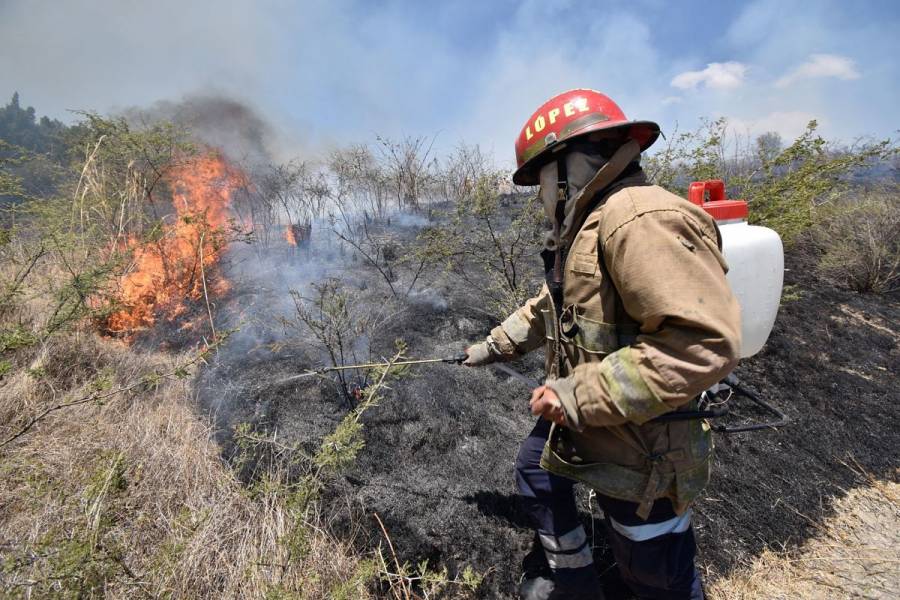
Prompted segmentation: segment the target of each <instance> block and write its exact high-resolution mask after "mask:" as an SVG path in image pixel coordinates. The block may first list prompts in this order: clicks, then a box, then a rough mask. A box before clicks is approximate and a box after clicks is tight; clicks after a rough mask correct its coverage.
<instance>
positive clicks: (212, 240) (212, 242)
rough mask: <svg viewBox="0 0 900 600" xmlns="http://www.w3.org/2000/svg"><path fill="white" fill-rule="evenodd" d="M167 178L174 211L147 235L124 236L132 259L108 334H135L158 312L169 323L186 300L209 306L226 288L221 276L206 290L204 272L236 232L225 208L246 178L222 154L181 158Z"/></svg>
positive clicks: (225, 282)
mask: <svg viewBox="0 0 900 600" xmlns="http://www.w3.org/2000/svg"><path fill="white" fill-rule="evenodd" d="M166 180H167V182H168V183H169V185H170V187H171V190H172V206H173V208H174V211H175V214H174V215H173V217H172V222H166V221H165V220H162V221H161V222H160V223H159V224H158V226H157V228H156V229H155V230H153V231H152V232H151V235H150V236H147V238H146V239H141V238H139V237H136V236H131V237H129V238H128V240H127V243H126V245H127V247H128V249H129V250H130V251H131V252H132V254H133V262H132V266H131V268H130V269H129V271H128V273H127V274H126V275H124V276H123V277H122V278H121V280H120V281H119V286H118V290H117V300H118V303H119V304H120V305H121V308H120V309H119V310H117V311H115V312H113V313H112V314H111V315H109V316H108V317H107V319H106V323H105V328H106V330H107V331H109V332H110V333H115V334H125V335H129V334H133V333H134V332H136V331H139V330H141V329H143V328H146V327H148V326H150V325H153V323H154V322H155V321H156V319H157V318H158V316H160V315H161V316H162V317H163V318H165V319H167V320H169V321H171V320H173V319H175V318H176V317H178V316H179V315H181V314H183V313H184V312H185V311H186V310H187V303H188V302H189V301H197V300H200V299H201V298H203V299H205V300H206V305H207V309H209V297H210V295H214V296H215V295H221V294H222V293H223V292H225V291H226V290H227V289H228V281H227V280H226V279H224V278H223V277H219V278H218V279H217V280H216V281H215V283H214V284H213V285H212V287H211V288H210V285H209V281H208V279H209V277H208V273H207V271H208V270H209V269H210V267H213V266H214V265H215V264H216V262H217V261H218V260H219V257H220V256H221V253H222V251H223V249H224V248H225V246H226V245H227V242H228V239H229V233H230V232H234V231H236V229H235V226H234V223H233V219H232V218H231V215H230V212H229V208H230V205H231V198H232V195H233V193H234V191H235V190H236V189H238V188H240V187H244V186H246V185H247V182H246V178H245V176H244V175H243V174H242V173H241V172H240V171H238V170H237V169H236V168H235V167H234V166H232V165H229V164H228V163H227V162H226V160H225V159H224V158H223V157H222V156H221V155H219V154H216V153H207V154H203V155H200V156H196V157H192V158H189V159H187V160H183V161H181V162H179V163H178V164H177V166H175V167H174V168H172V169H171V170H170V171H169V173H168V174H167V176H166ZM210 319H212V315H211V314H210ZM213 334H215V331H214V330H213Z"/></svg>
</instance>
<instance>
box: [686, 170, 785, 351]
mask: <svg viewBox="0 0 900 600" xmlns="http://www.w3.org/2000/svg"><path fill="white" fill-rule="evenodd" d="M688 199H689V200H690V201H691V202H693V203H694V204H698V205H699V206H702V207H703V208H704V209H705V210H706V211H707V212H708V213H710V214H711V215H712V216H713V218H714V219H716V223H717V224H718V226H719V230H720V231H721V232H722V253H723V254H724V255H725V260H726V261H727V262H728V267H729V269H728V282H729V283H730V284H731V289H732V291H733V292H734V295H735V296H736V297H737V300H738V303H739V304H740V306H741V358H747V357H748V356H753V355H754V354H756V353H757V352H759V351H760V349H762V347H763V344H765V343H766V340H767V339H768V338H769V334H770V333H771V332H772V327H773V325H774V324H775V317H776V316H777V315H778V305H779V303H780V302H781V287H782V284H783V283H784V248H783V246H782V244H781V238H780V237H779V236H778V234H777V233H775V232H774V231H773V230H771V229H769V228H768V227H760V226H758V225H750V224H748V223H747V216H748V209H747V203H746V202H744V201H743V200H728V199H726V198H725V184H724V183H723V182H722V181H721V180H713V181H698V182H694V183H692V184H691V186H690V189H689V191H688Z"/></svg>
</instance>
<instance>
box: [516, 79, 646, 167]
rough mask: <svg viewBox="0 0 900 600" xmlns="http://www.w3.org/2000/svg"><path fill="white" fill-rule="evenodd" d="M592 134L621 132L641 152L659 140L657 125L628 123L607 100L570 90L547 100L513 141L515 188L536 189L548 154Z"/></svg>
mask: <svg viewBox="0 0 900 600" xmlns="http://www.w3.org/2000/svg"><path fill="white" fill-rule="evenodd" d="M593 131H620V132H621V134H622V137H623V139H624V138H633V139H634V140H635V141H637V143H638V144H640V145H641V152H643V151H644V150H646V149H647V148H649V147H650V146H651V145H652V144H653V142H655V141H656V138H657V137H659V125H657V124H656V123H654V122H652V121H629V120H628V119H626V118H625V113H623V112H622V109H621V108H619V107H618V105H617V104H616V103H615V102H613V101H612V100H610V99H609V97H607V96H605V95H604V94H601V93H600V92H597V91H594V90H586V89H577V90H569V91H568V92H563V93H562V94H558V95H556V96H553V97H552V98H550V99H549V100H547V101H546V102H545V103H544V104H543V105H541V107H540V108H539V109H537V111H535V113H534V114H533V115H531V117H530V118H529V119H528V121H526V123H525V126H524V127H522V132H521V133H520V134H519V137H518V139H517V140H516V166H517V167H518V168H517V169H516V172H515V173H513V182H514V183H516V184H517V185H537V184H538V171H539V170H540V168H541V167H542V166H543V165H544V164H546V163H547V162H548V159H549V157H550V156H551V154H552V153H553V152H554V151H555V149H556V150H561V149H562V148H563V147H564V145H560V144H561V142H564V141H565V140H570V139H573V138H577V137H580V136H583V135H585V134H587V133H591V132H593Z"/></svg>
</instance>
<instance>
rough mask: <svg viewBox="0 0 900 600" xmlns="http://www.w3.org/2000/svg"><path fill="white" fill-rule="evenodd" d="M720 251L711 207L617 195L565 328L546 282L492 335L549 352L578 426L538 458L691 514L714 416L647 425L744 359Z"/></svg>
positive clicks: (705, 476)
mask: <svg viewBox="0 0 900 600" xmlns="http://www.w3.org/2000/svg"><path fill="white" fill-rule="evenodd" d="M720 247H721V240H720V237H719V231H718V229H717V227H716V225H715V222H714V221H713V219H712V218H711V217H710V216H709V215H708V214H707V213H706V212H705V211H703V210H702V209H701V208H699V207H697V206H695V205H694V204H691V203H690V202H688V201H686V200H684V199H682V198H679V197H678V196H675V195H673V194H671V193H669V192H667V191H666V190H664V189H662V188H660V187H657V186H633V187H626V188H624V189H620V190H619V191H616V192H614V193H613V194H611V195H610V196H609V197H608V198H606V199H605V200H604V201H603V202H602V203H601V204H600V206H599V207H598V208H596V209H595V210H594V211H593V212H592V213H590V215H588V216H587V218H586V220H585V223H584V225H583V226H582V227H581V229H580V230H579V232H578V234H577V236H576V237H575V239H574V241H573V243H572V245H571V247H570V249H569V253H568V257H567V259H566V263H565V280H564V287H563V307H562V308H563V310H562V317H561V318H560V319H559V322H557V319H556V312H555V310H554V307H553V306H552V299H551V297H550V294H549V292H548V289H547V286H546V285H545V286H544V288H543V289H542V290H541V293H540V294H538V296H536V297H534V298H532V299H531V300H529V301H528V302H526V303H525V305H524V306H522V307H521V308H520V309H519V310H517V311H516V312H515V313H513V314H512V315H510V316H509V317H508V318H507V319H506V320H505V321H504V322H503V323H502V324H501V325H500V326H499V327H497V328H495V329H494V330H493V331H491V335H490V337H489V341H490V346H491V349H492V351H493V352H494V353H495V354H498V355H499V356H500V357H501V360H503V359H507V360H508V359H513V358H515V357H517V356H519V355H521V354H524V353H526V352H530V351H531V350H534V349H536V348H538V347H540V346H541V345H545V346H546V348H547V374H548V380H547V385H548V386H549V387H550V388H551V389H553V391H555V392H556V393H557V395H558V396H559V398H560V400H561V401H562V405H563V407H564V409H565V413H566V418H567V421H568V425H569V426H568V427H566V428H559V427H554V430H553V433H552V434H551V437H550V440H549V441H548V444H547V446H546V447H545V449H544V455H543V457H542V460H541V466H543V467H544V468H545V469H547V470H549V471H551V472H555V473H558V474H560V475H565V476H567V477H570V478H573V479H576V480H580V481H582V482H584V483H586V484H587V485H589V486H590V487H592V488H594V489H596V490H598V491H600V492H601V493H604V494H606V495H609V496H612V497H615V498H619V499H622V500H628V501H632V502H638V503H640V504H641V506H640V509H639V511H638V514H639V515H641V516H642V517H644V518H646V516H647V514H648V512H649V509H650V505H651V504H652V502H653V500H655V499H656V498H660V497H669V498H671V500H672V501H673V504H674V505H675V508H676V510H677V511H678V512H682V511H684V510H685V509H686V508H687V506H688V504H689V503H690V502H691V501H692V500H693V499H694V498H695V497H696V496H697V495H698V494H699V493H700V491H701V490H702V489H703V487H705V485H706V483H707V482H708V480H709V470H710V462H711V459H712V440H711V435H710V431H709V426H708V424H706V423H705V422H704V421H699V420H693V421H680V422H670V423H648V421H650V420H651V419H652V418H654V417H656V416H658V415H661V414H663V413H666V412H671V411H673V410H677V409H689V408H691V406H693V405H694V404H695V403H694V402H693V401H694V399H695V398H696V397H697V396H698V395H699V394H700V393H701V392H702V391H703V390H705V389H706V388H708V387H710V386H711V385H713V384H715V383H716V382H718V381H719V380H720V379H722V378H723V377H724V376H725V375H727V374H728V373H729V372H730V371H731V370H732V369H733V368H734V366H735V364H736V363H737V359H738V356H739V354H740V353H739V346H740V312H739V308H738V304H737V301H736V299H735V298H734V296H733V295H732V293H731V289H730V287H729V285H728V282H727V280H726V278H725V272H726V271H727V266H726V263H725V260H724V258H723V257H722V254H721V252H720ZM558 357H561V359H562V360H557V359H558Z"/></svg>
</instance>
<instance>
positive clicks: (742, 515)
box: [199, 253, 900, 598]
mask: <svg viewBox="0 0 900 600" xmlns="http://www.w3.org/2000/svg"><path fill="white" fill-rule="evenodd" d="M536 260H537V259H536ZM787 267H788V268H787V271H786V274H785V275H786V281H785V285H786V288H785V295H784V300H783V303H782V307H781V310H780V313H779V317H778V320H777V322H776V326H775V329H774V331H773V333H772V336H771V338H770V339H769V342H768V343H767V345H766V347H765V348H764V350H763V351H762V352H761V353H760V354H758V355H757V356H755V357H753V358H751V359H749V360H746V361H743V362H742V363H741V365H740V366H739V367H738V369H737V375H738V377H739V378H740V379H741V380H742V381H743V382H744V383H745V384H746V385H747V386H749V387H751V388H752V389H754V390H756V391H757V392H759V393H760V394H761V395H762V396H763V397H764V398H766V399H767V400H769V401H771V402H773V403H775V404H777V405H778V406H780V407H781V408H782V409H783V410H784V411H785V412H786V413H787V414H788V415H789V416H790V418H791V420H792V423H791V425H790V426H788V427H785V428H783V429H782V430H779V431H764V432H759V433H744V434H735V435H732V436H722V435H719V436H717V439H716V443H717V454H716V464H715V474H714V479H713V483H712V485H711V486H710V487H709V489H708V490H707V492H706V494H705V496H704V497H703V498H702V499H701V500H700V501H699V502H698V503H697V506H696V520H695V524H696V529H697V533H698V536H699V545H700V548H701V551H700V559H699V562H700V565H701V568H702V569H703V571H704V573H705V576H706V580H707V583H708V584H709V585H710V588H711V591H712V593H711V597H723V598H731V597H732V596H730V595H729V594H726V593H724V591H723V590H728V589H737V588H736V587H735V586H736V584H735V583H734V582H736V581H738V580H739V578H740V577H742V576H743V577H746V574H747V573H750V572H752V573H761V572H764V568H765V567H764V566H763V567H760V565H761V564H762V565H765V561H766V560H771V557H772V556H786V555H788V554H792V553H797V552H799V553H801V554H799V555H800V556H805V555H806V554H803V553H804V552H805V553H809V552H813V553H818V554H815V555H816V556H819V555H820V554H821V553H822V552H823V551H822V550H821V548H822V547H823V546H821V545H820V546H815V544H823V543H826V542H822V541H816V540H821V537H822V536H821V532H822V530H823V527H828V525H827V524H829V523H834V522H835V520H836V519H837V520H840V519H842V518H844V517H846V516H847V515H846V514H845V513H846V512H847V511H848V510H854V509H852V508H850V509H848V506H849V507H852V506H855V504H854V502H855V500H854V498H858V497H859V495H860V494H862V495H863V496H864V495H865V494H866V492H865V490H866V489H867V488H871V487H872V486H873V485H879V486H888V487H885V489H891V490H894V491H893V492H892V493H894V494H895V495H894V499H896V487H890V486H894V484H896V483H897V482H898V481H900V477H898V467H900V450H898V449H900V427H898V423H900V392H898V384H900V380H898V379H900V344H898V341H900V305H898V303H897V301H896V299H885V298H878V297H872V296H865V295H859V294H856V293H852V292H847V291H843V290H840V289H836V288H834V287H832V286H830V285H828V284H825V283H823V282H821V281H820V280H819V279H818V278H817V277H816V275H815V273H814V272H813V271H812V269H810V267H809V262H808V260H806V259H803V258H802V257H801V256H800V254H799V253H794V254H791V255H789V257H788V265H787ZM354 277H357V278H359V277H361V275H360V273H359V272H358V271H357V272H356V274H355V275H354ZM361 288H365V290H363V289H361V290H360V293H361V294H365V295H366V297H367V299H368V301H369V302H372V303H373V305H374V304H375V303H377V302H379V299H378V297H377V295H376V294H375V293H374V292H373V290H374V289H375V288H374V287H369V286H361ZM437 292H438V293H439V294H440V295H442V296H443V298H444V300H445V302H444V303H442V304H440V305H439V304H438V303H435V302H424V301H423V302H418V303H416V302H409V303H407V305H406V306H405V308H404V310H403V312H402V314H400V316H399V317H398V318H397V319H396V320H395V321H394V322H393V323H392V324H391V325H390V327H389V328H388V330H387V331H385V332H384V335H383V337H384V339H385V340H393V339H394V338H395V337H401V336H402V337H403V338H404V339H405V340H406V341H407V342H409V344H410V348H409V354H410V355H411V356H415V357H430V356H449V355H453V354H455V353H457V352H459V351H460V350H461V349H462V348H464V347H465V345H466V343H467V342H471V341H473V340H476V339H478V338H480V337H481V336H483V335H485V334H486V333H487V332H488V330H489V329H490V328H491V327H492V326H493V325H494V324H495V323H492V322H491V320H490V319H488V318H487V317H485V316H484V314H483V313H481V312H479V311H478V310H476V309H474V308H473V307H472V306H471V297H470V294H468V293H467V292H466V291H465V290H460V289H458V288H452V287H451V286H449V285H444V286H443V287H439V288H438V289H437ZM258 347H259V345H257V348H258ZM381 351H382V352H387V351H388V350H387V348H385V349H382V350H381ZM541 362H542V360H541V357H540V356H532V357H528V358H527V359H526V361H524V362H522V363H521V364H514V365H513V366H514V367H515V368H518V369H521V370H522V371H524V372H526V373H528V374H529V375H531V376H533V377H540V375H541V372H540V365H541ZM309 364H310V362H309V358H308V356H304V355H301V354H298V353H296V352H293V351H291V350H290V349H289V348H286V349H283V350H281V351H279V352H274V353H272V352H268V351H259V352H255V353H238V354H231V355H229V357H227V358H226V359H224V360H223V361H222V362H221V363H220V364H219V366H218V368H217V369H215V370H213V371H210V372H209V373H208V374H207V375H206V376H205V377H204V379H203V380H201V381H200V382H199V392H200V400H201V405H202V406H203V407H205V409H207V410H209V409H210V408H215V409H217V419H218V424H219V427H220V428H221V431H222V432H223V440H225V441H226V445H227V437H228V435H227V434H228V431H229V430H230V428H231V427H233V426H234V425H236V424H237V423H241V422H250V423H252V424H253V425H254V426H255V427H257V428H258V429H265V430H267V431H270V432H272V431H276V430H277V432H278V436H279V439H280V440H281V441H282V443H285V444H292V443H299V444H300V445H301V446H303V447H305V448H306V449H308V450H314V449H315V448H316V447H317V444H318V442H319V440H320V439H321V438H322V436H323V435H325V434H326V433H327V432H329V431H330V430H331V429H332V428H333V427H334V426H335V425H336V424H337V423H338V422H339V420H340V419H341V417H342V416H343V415H344V414H345V412H346V410H347V408H346V405H345V401H344V400H343V399H342V398H341V397H340V395H339V394H337V393H336V392H335V389H334V386H333V385H331V384H329V383H328V382H327V381H321V380H320V379H314V380H301V381H294V382H288V383H284V384H277V383H274V382H277V381H278V380H279V379H281V378H283V377H285V376H287V375H289V374H291V373H293V372H296V371H298V370H302V369H304V368H307V367H308V366H309ZM528 392H529V390H528V389H527V388H526V387H525V386H523V385H522V384H520V383H518V382H516V381H513V380H509V379H508V378H507V377H506V376H504V375H501V374H499V373H498V372H496V371H495V370H493V369H491V368H482V369H467V368H461V367H458V366H454V365H443V364H439V365H435V366H429V367H425V368H421V369H419V370H417V371H415V372H414V373H413V374H412V375H411V376H410V377H408V378H406V379H404V380H402V381H400V382H399V383H397V384H395V385H394V386H393V389H392V392H391V393H390V394H389V395H388V397H387V398H386V399H385V400H384V401H383V402H382V403H381V405H380V406H378V407H376V408H373V409H371V410H370V411H369V412H367V413H366V415H365V417H364V423H365V437H366V448H365V449H364V451H363V452H362V453H361V455H360V457H359V459H358V461H357V463H356V465H355V467H354V468H353V469H352V470H351V471H350V472H348V473H346V475H345V476H344V477H342V478H341V479H340V480H339V481H337V482H335V484H334V485H333V486H331V487H330V488H329V490H328V494H329V497H330V498H331V499H332V500H334V502H333V503H332V505H333V506H334V507H336V508H335V509H336V510H337V513H338V514H337V516H336V521H335V522H336V526H337V527H338V529H340V528H341V527H346V528H348V529H349V528H351V527H356V526H359V525H362V527H363V528H364V529H365V530H367V531H368V532H369V538H368V543H369V544H370V545H371V546H373V547H374V546H375V545H377V544H379V543H382V542H383V536H382V533H381V531H380V529H379V527H378V525H377V523H376V522H375V520H374V517H373V516H372V515H373V513H377V514H378V515H379V516H380V517H381V519H382V520H383V521H384V524H385V526H386V528H387V530H388V532H389V534H390V536H391V540H392V542H393V545H394V547H395V548H396V549H397V551H398V553H399V554H400V555H401V557H402V558H404V559H409V560H413V561H418V560H421V559H425V558H427V559H429V561H431V564H439V565H447V566H448V567H449V569H450V572H451V573H453V572H454V571H455V570H457V569H462V567H463V566H465V565H471V566H472V567H474V568H475V569H476V570H478V571H479V572H482V573H486V574H487V576H486V578H485V581H484V583H483V585H482V586H481V588H480V592H479V594H480V596H481V597H484V598H512V597H513V593H514V589H515V585H516V581H517V578H518V576H519V572H520V568H519V565H520V561H521V559H522V557H523V556H524V554H525V552H526V551H527V550H528V548H529V547H530V543H531V533H530V530H529V528H528V524H527V523H526V520H525V518H524V514H523V511H522V509H521V506H520V504H519V502H518V500H517V498H516V495H515V486H514V480H513V471H512V465H513V460H514V457H515V455H516V452H517V448H518V445H519V443H520V441H521V440H522V439H523V438H524V437H525V435H526V434H527V433H528V431H529V429H530V427H531V426H532V424H533V420H532V417H531V416H530V415H529V414H528V411H527V398H528ZM736 412H737V413H738V414H739V415H740V413H741V409H740V408H738V409H737V410H736ZM873 482H878V483H873ZM581 504H582V507H583V509H584V520H585V523H586V524H587V525H588V531H589V532H593V530H594V527H593V525H594V524H593V523H592V520H591V513H590V510H589V506H588V503H587V496H586V494H584V493H582V495H581ZM879 506H881V505H879ZM854 514H855V513H854ZM866 518H867V517H865V515H860V516H859V519H860V520H861V522H866V521H865V520H866ZM360 519H361V521H360ZM895 523H896V521H895ZM867 526H869V528H868V529H859V530H858V533H856V534H854V535H856V538H855V539H856V541H855V542H854V543H857V544H859V546H860V547H866V548H868V547H870V546H877V545H878V544H880V543H884V544H890V545H891V547H892V548H893V551H894V552H896V547H897V540H896V537H895V536H894V537H893V538H892V539H890V540H880V541H874V542H872V543H871V544H870V543H869V542H867V541H866V539H865V538H866V536H867V535H868V534H867V533H866V532H867V531H871V530H877V528H878V527H877V524H874V525H873V524H871V523H869V524H868V525H867ZM854 531H856V530H854ZM894 531H896V530H894ZM817 536H818V537H817ZM829 539H830V538H829ZM829 543H830V542H829ZM836 543H838V544H839V543H840V541H838V542H836ZM594 544H595V551H596V555H597V559H598V563H599V564H600V568H601V569H602V571H603V574H604V575H603V580H604V585H605V586H606V591H607V596H608V597H609V598H627V597H628V594H627V593H626V592H625V591H624V590H623V588H622V586H621V582H619V581H618V580H617V578H616V575H615V569H614V568H611V565H610V562H609V556H608V554H607V552H606V547H605V544H604V542H603V540H602V537H601V535H600V529H599V527H598V528H597V533H596V536H594ZM811 548H815V549H814V550H810V549H811ZM847 548H853V546H852V545H851V546H847ZM829 556H830V555H829ZM835 556H838V555H837V554H836V555H835ZM767 557H768V558H767ZM761 561H762V562H761ZM798 564H802V563H798ZM894 564H895V566H896V563H894ZM792 568H800V567H792ZM845 573H846V577H847V578H848V579H849V580H851V581H852V582H854V583H853V585H857V584H859V585H862V583H860V581H858V579H860V578H862V579H867V578H868V577H869V576H868V575H867V574H865V573H864V572H862V571H859V570H855V569H849V570H846V571H845ZM741 581H743V580H741ZM835 581H836V580H835ZM729 582H731V583H729ZM823 585H827V584H823ZM835 585H840V582H837V583H836V584H835ZM850 589H851V588H849V587H848V588H847V590H850ZM854 589H855V588H854ZM733 597H748V598H749V597H754V596H752V594H751V595H745V596H733ZM809 597H815V596H809ZM835 597H843V595H842V594H837V595H836V596H835ZM846 597H851V594H850V592H849V591H848V592H847V594H846ZM859 597H880V596H871V595H868V596H867V595H861V596H859ZM885 597H886V596H885Z"/></svg>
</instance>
